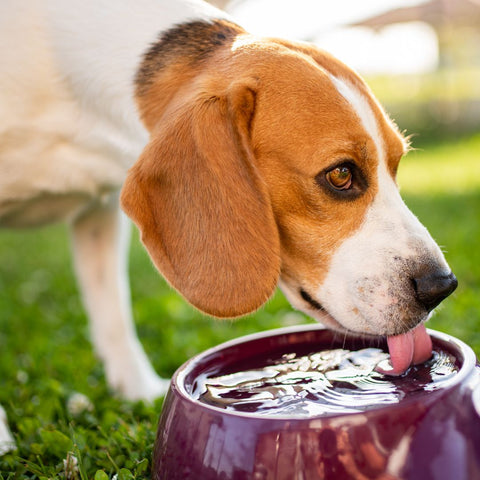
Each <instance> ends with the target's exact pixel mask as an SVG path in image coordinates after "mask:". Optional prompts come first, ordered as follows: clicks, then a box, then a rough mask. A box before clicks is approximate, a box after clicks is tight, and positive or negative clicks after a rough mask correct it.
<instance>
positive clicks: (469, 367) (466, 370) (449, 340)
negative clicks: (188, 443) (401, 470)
mask: <svg viewBox="0 0 480 480" xmlns="http://www.w3.org/2000/svg"><path fill="white" fill-rule="evenodd" d="M317 330H327V331H332V330H331V329H328V328H326V327H324V326H323V325H321V324H306V325H294V326H291V327H281V328H275V329H269V330H264V331H261V332H255V333H252V334H248V335H243V336H241V337H237V338H234V339H232V340H228V341H226V342H223V343H220V344H218V345H216V346H213V347H211V348H208V349H207V350H204V351H202V352H200V353H198V354H196V355H194V356H193V357H191V358H190V359H189V360H187V361H186V362H185V363H184V364H183V365H181V366H180V367H179V368H178V369H177V370H176V372H175V373H174V375H173V376H172V379H171V382H170V388H169V390H170V393H173V391H175V393H176V394H177V395H179V396H180V397H181V398H182V400H184V401H186V402H188V403H190V404H192V405H194V406H195V407H196V408H200V409H205V410H207V411H212V412H215V413H216V414H219V415H226V416H228V417H241V418H245V419H247V418H250V419H261V420H267V421H269V422H270V421H279V422H285V421H289V422H305V421H307V422H310V421H312V420H323V419H334V418H339V417H342V418H343V417H345V416H354V415H365V414H367V415H368V414H370V415H372V414H375V413H378V412H386V411H388V410H389V409H398V405H399V404H398V403H392V404H385V405H381V406H379V407H378V408H372V409H368V410H359V411H354V412H342V413H326V414H322V415H313V416H311V417H296V416H291V415H268V414H260V413H255V412H241V411H233V410H226V409H224V408H220V407H216V406H214V405H209V404H207V403H203V402H200V401H198V400H197V399H195V398H193V397H192V395H191V394H190V393H189V392H188V391H187V389H186V388H185V380H186V377H187V375H188V374H189V373H190V372H191V371H193V370H194V369H195V368H196V367H197V366H198V365H199V364H201V362H202V360H204V359H206V358H208V357H209V356H212V355H215V354H218V352H220V351H221V350H225V349H228V348H231V347H236V346H238V345H240V344H243V343H247V342H251V341H255V340H260V339H262V338H266V337H273V336H282V335H288V334H291V333H303V332H308V331H317ZM332 333H334V332H333V331H332ZM427 333H428V334H429V335H430V336H432V337H433V339H435V340H439V341H440V342H443V343H445V344H447V345H448V346H450V347H451V348H453V349H455V350H458V351H459V353H460V354H461V355H462V356H463V358H462V359H461V360H462V365H461V367H460V370H459V371H458V373H457V374H456V375H453V376H452V377H451V378H447V379H446V380H444V381H443V382H442V387H441V388H439V389H437V390H433V391H431V392H430V393H429V394H430V395H431V398H432V397H434V396H435V397H437V396H439V395H444V394H445V393H446V392H447V391H448V390H450V389H452V388H454V387H455V386H459V385H461V384H462V383H463V382H464V380H465V379H466V378H467V377H468V376H469V375H471V373H472V372H473V371H474V369H475V365H476V364H477V358H476V355H475V353H474V351H473V350H472V348H471V347H470V346H469V345H467V344H466V343H465V342H463V341H462V340H460V339H458V338H456V337H453V336H452V335H449V334H447V333H444V332H439V331H437V330H432V329H427ZM412 402H418V399H416V398H407V399H405V400H402V402H401V403H402V407H403V406H405V407H407V406H408V405H409V404H411V403H412Z"/></svg>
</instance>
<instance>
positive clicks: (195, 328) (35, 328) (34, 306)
mask: <svg viewBox="0 0 480 480" xmlns="http://www.w3.org/2000/svg"><path fill="white" fill-rule="evenodd" d="M479 152H480V136H476V137H473V138H470V139H467V140H462V141H458V142H456V143H446V144H438V145H436V146H429V147H428V148H426V149H425V151H422V150H418V151H416V152H413V153H411V154H409V155H408V157H407V158H406V159H405V160H404V161H403V163H402V166H401V168H400V175H399V181H400V184H401V186H402V192H403V193H404V197H405V199H406V202H407V204H408V205H409V206H410V207H411V208H412V210H413V211H414V212H415V213H416V214H417V215H418V217H419V218H420V219H421V220H422V221H423V222H424V223H425V224H426V225H427V227H428V228H429V229H430V231H431V233H432V234H433V236H434V238H435V239H436V240H437V241H438V242H439V244H440V245H442V246H443V248H444V250H445V252H446V256H447V259H448V261H449V263H450V264H451V266H452V268H453V270H454V271H455V273H456V274H457V276H458V278H459V287H458V290H457V291H456V292H455V294H454V295H453V296H452V297H451V298H450V299H448V300H447V301H446V302H444V305H443V306H442V307H441V308H440V309H439V311H438V313H437V314H436V315H435V316H434V318H433V319H432V320H431V322H430V327H432V328H435V329H438V330H442V331H445V332H447V333H450V334H453V335H455V336H457V337H459V338H461V339H463V340H464V341H466V342H467V343H469V344H470V345H472V346H473V348H474V349H475V351H476V353H477V354H480V295H479V292H480V249H479V248H478V242H479V239H480V217H479V212H480V172H479V166H480V162H479V160H478V156H479ZM0 265H1V267H0V312H1V313H0V351H1V355H0V371H1V375H2V376H1V378H2V380H1V384H0V385H1V388H0V404H2V405H3V406H4V407H5V409H6V410H7V413H8V416H9V422H10V425H11V428H12V431H13V432H14V435H15V437H16V440H17V444H18V450H17V451H16V452H14V453H12V454H8V455H6V456H4V457H2V458H0V479H17V478H82V479H87V478H89V479H90V478H95V479H96V480H103V479H105V478H111V477H112V476H113V475H114V474H118V478H119V479H123V478H148V477H149V472H150V465H151V452H152V447H153V442H154V436H155V430H156V424H157V421H158V416H159V413H160V410H161V403H162V402H161V400H158V401H157V402H155V403H154V404H153V405H146V404H143V403H142V402H137V403H130V402H126V401H124V400H122V399H120V398H117V397H116V396H114V395H113V394H112V393H111V392H109V391H108V389H107V387H106V385H105V379H104V376H103V372H102V369H101V366H100V364H99V362H98V361H97V359H96V358H95V356H94V354H93V352H92V348H91V345H90V342H89V333H88V326H87V321H86V317H85V315H84V312H83V309H82V307H81V304H80V301H79V298H78V295H77V290H76V285H75V279H74V276H73V272H72V268H71V261H70V247H69V245H68V232H67V230H66V228H65V227H63V226H55V227H51V228H46V229H42V230H35V231H27V232H7V231H5V232H2V233H0ZM130 271H131V281H132V295H133V305H134V312H135V317H136V321H137V328H138V332H139V336H140V338H141V340H142V342H143V344H144V346H145V349H146V351H147V353H148V355H149V356H150V358H151V360H152V362H153V364H154V366H155V368H156V369H157V371H158V372H159V373H160V374H162V375H163V376H170V375H171V374H172V373H173V372H174V370H175V369H176V368H177V367H178V366H179V365H180V364H181V363H182V362H184V361H185V360H187V359H188V358H189V357H191V356H192V355H194V354H195V353H197V352H199V351H201V350H204V349H205V348H208V347H210V346H213V345H215V344H218V343H219V342H222V341H225V340H227V339H231V338H234V337H238V336H240V335H243V334H247V333H251V332H255V331H259V330H265V329H269V328H276V327H280V326H285V325H291V324H298V323H303V322H307V321H309V320H308V319H307V318H306V317H304V316H303V315H301V314H299V313H296V312H293V311H292V309H291V308H290V307H289V306H288V303H287V302H286V300H285V299H284V298H283V296H282V295H281V294H279V293H278V294H276V295H275V297H274V298H273V299H272V300H271V301H270V302H269V303H268V305H267V306H266V307H265V308H263V309H262V310H260V311H259V312H258V313H257V314H255V315H252V316H250V317H248V318H246V319H243V320H241V321H236V322H231V321H224V322H221V321H217V320H212V319H210V318H208V317H205V316H203V315H201V314H200V313H198V312H196V311H195V310H193V309H192V308H191V307H189V306H188V305H187V304H186V303H185V302H183V300H181V298H180V297H179V296H178V295H177V294H176V293H175V292H173V291H172V290H171V289H169V288H168V287H167V286H166V284H165V282H164V281H163V280H162V279H161V278H160V277H159V276H158V275H157V274H156V272H155V271H154V270H153V268H152V266H151V264H150V261H149V259H148V258H147V256H146V254H145V252H144V251H143V249H142V247H141V246H140V244H139V242H138V238H137V236H136V235H134V239H133V245H132V251H131V267H130ZM78 392H80V393H82V394H84V395H86V397H88V399H89V400H90V404H89V405H90V406H89V407H88V408H85V409H84V410H83V411H77V412H75V411H72V410H71V409H69V408H68V402H69V399H70V398H71V397H72V395H74V394H76V393H78ZM87 406H88V404H87ZM73 457H75V458H76V460H77V464H78V468H77V469H76V470H75V469H73V471H72V469H69V468H68V466H67V467H66V466H65V463H68V462H66V461H67V458H68V459H69V460H70V462H72V461H73V460H72V459H73ZM64 460H65V462H64ZM75 472H76V473H75Z"/></svg>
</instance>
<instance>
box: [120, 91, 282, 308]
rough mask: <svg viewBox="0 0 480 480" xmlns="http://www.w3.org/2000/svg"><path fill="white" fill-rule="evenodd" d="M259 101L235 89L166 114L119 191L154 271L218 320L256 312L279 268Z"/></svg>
mask: <svg viewBox="0 0 480 480" xmlns="http://www.w3.org/2000/svg"><path fill="white" fill-rule="evenodd" d="M255 98H256V94H255V90H254V88H252V87H250V86H248V84H247V85H245V84H241V83H238V84H236V85H233V86H231V87H230V88H229V90H228V93H226V94H225V95H224V96H223V97H217V96H206V95H197V96H196V98H195V99H193V100H189V101H184V102H183V103H182V104H180V105H178V106H177V107H176V108H175V109H174V111H171V112H170V113H169V114H165V115H164V116H163V118H162V119H161V120H160V122H159V123H158V124H157V126H156V128H155V130H154V132H153V133H152V137H151V141H150V143H149V144H148V145H147V146H146V148H145V150H144V151H143V153H142V155H141V156H140V158H139V160H138V161H137V163H136V164H135V165H134V166H133V167H132V168H131V169H130V171H129V173H128V176H127V179H126V182H125V184H124V187H123V190H122V195H121V202H122V208H123V209H124V210H125V212H126V213H127V214H128V215H129V216H130V217H131V218H132V220H133V221H134V222H135V223H136V225H137V226H138V228H139V229H140V231H141V238H142V242H143V244H144V245H145V247H146V248H147V250H148V252H149V254H150V256H151V258H152V260H153V262H154V264H155V265H156V267H157V268H158V269H159V270H160V271H161V272H162V274H163V275H164V276H165V277H166V279H167V280H168V281H169V283H170V284H171V285H172V286H173V287H174V288H176V289H177V290H178V291H179V292H180V293H181V294H182V295H183V296H184V297H185V298H186V299H187V300H188V301H189V302H190V303H191V304H193V305H194V306H195V307H197V308H198V309H200V310H202V311H204V312H206V313H208V314H210V315H214V316H218V317H236V316H239V315H244V314H246V313H249V312H252V311H254V310H256V309H257V308H258V307H260V306H261V305H262V304H263V303H265V301H266V300H267V299H268V298H269V297H270V296H271V295H272V293H273V291H274V290H275V286H276V284H277V280H278V276H279V271H280V255H279V250H280V247H279V236H278V231H277V226H276V223H275V220H274V215H273V211H272V208H271V205H270V200H269V195H268V192H267V189H266V186H265V184H264V182H263V180H262V178H261V177H260V176H259V173H258V171H257V169H256V166H255V162H254V155H253V152H252V148H251V143H250V132H249V129H250V124H251V120H252V116H253V114H254V109H255Z"/></svg>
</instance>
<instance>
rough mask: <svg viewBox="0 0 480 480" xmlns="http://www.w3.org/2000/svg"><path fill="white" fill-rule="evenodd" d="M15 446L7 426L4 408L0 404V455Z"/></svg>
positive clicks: (13, 448)
mask: <svg viewBox="0 0 480 480" xmlns="http://www.w3.org/2000/svg"><path fill="white" fill-rule="evenodd" d="M16 448H17V446H16V445H15V440H14V439H13V436H12V434H11V433H10V429H9V428H8V423H7V415H6V413H5V410H4V409H3V408H2V407H1V406H0V455H5V454H6V453H8V452H11V451H12V450H15V449H16Z"/></svg>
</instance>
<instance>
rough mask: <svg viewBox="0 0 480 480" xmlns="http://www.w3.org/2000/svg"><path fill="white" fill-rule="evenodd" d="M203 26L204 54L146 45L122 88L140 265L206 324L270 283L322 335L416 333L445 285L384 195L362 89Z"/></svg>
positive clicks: (377, 130)
mask: <svg viewBox="0 0 480 480" xmlns="http://www.w3.org/2000/svg"><path fill="white" fill-rule="evenodd" d="M211 30H212V31H211V32H210V33H208V35H210V36H209V37H208V38H209V39H210V42H208V41H205V39H204V41H203V44H202V45H203V48H204V50H205V49H207V50H208V48H210V50H208V54H205V52H204V53H203V54H202V55H201V56H200V55H198V54H195V52H196V50H195V48H196V47H195V46H194V44H193V43H192V41H191V40H190V43H189V44H188V48H187V47H186V46H185V44H187V43H188V41H187V40H185V39H184V45H183V46H182V48H180V47H178V45H176V47H175V48H173V53H172V49H169V50H168V52H167V51H166V50H162V48H161V46H160V47H159V46H157V47H156V50H155V48H154V49H152V51H151V52H149V54H148V55H147V57H146V59H145V62H144V65H143V67H142V70H141V71H140V74H139V77H138V78H137V81H138V90H137V93H138V98H137V99H138V103H139V108H140V111H141V114H142V117H143V120H144V123H145V124H146V126H147V128H148V129H149V130H150V132H151V140H150V143H149V144H148V145H147V147H146V148H145V150H144V152H143V153H142V155H141V157H140V159H139V160H138V162H137V163H136V164H135V166H134V167H133V168H132V169H131V170H130V172H129V175H128V177H127V180H126V183H125V185H124V188H123V192H122V205H123V208H124V210H125V211H126V212H127V214H128V215H129V216H130V217H131V218H132V219H133V221H134V222H135V223H136V224H137V225H138V227H139V229H140V230H141V234H142V240H143V242H144V244H145V246H146V248H147V250H148V251H149V253H150V256H151V257H152V259H153V262H154V263H155V265H156V266H157V267H158V269H159V270H160V271H161V272H162V273H163V274H164V275H165V277H166V278H167V280H168V281H169V282H170V283H171V284H172V285H173V286H174V287H175V288H176V289H178V290H179V291H180V292H181V293H182V294H183V295H184V296H185V297H186V299H187V300H188V301H190V302H191V303H192V304H193V305H195V306H196V307H198V308H199V309H200V310H202V311H204V312H207V313H209V314H212V315H215V316H219V317H234V316H239V315H243V314H246V313H249V312H251V311H253V310H255V309H257V308H258V307H260V306H261V305H262V304H263V303H264V302H265V301H266V300H267V299H268V298H269V297H270V296H271V295H272V293H273V291H274V289H275V287H276V285H277V283H279V285H280V288H281V289H282V290H283V292H284V293H285V294H286V296H287V298H288V299H289V301H290V302H291V303H292V305H294V306H295V307H296V308H298V309H300V310H303V311H305V312H307V313H308V314H309V315H311V316H313V317H315V318H317V319H319V320H320V321H321V322H323V323H324V324H325V325H327V326H330V327H332V328H337V329H342V330H349V331H354V332H362V333H369V334H374V335H396V334H400V333H403V332H405V331H407V330H410V329H411V328H413V327H415V326H416V325H417V324H418V323H420V322H422V321H424V320H425V319H426V318H427V316H428V315H429V312H430V311H431V310H432V309H433V308H434V307H435V306H436V305H437V304H438V303H439V302H440V301H441V300H442V299H443V298H445V297H446V296H447V295H448V294H449V293H450V292H451V291H452V290H453V289H454V288H455V286H456V280H455V277H454V276H453V275H452V273H451V272H450V269H449V267H448V265H447V263H446V262H445V259H444V257H443V255H442V253H441V251H440V249H439V247H438V246H437V245H436V243H435V242H434V241H433V240H432V238H431V237H430V235H429V234H428V232H427V230H426V229H425V228H424V227H423V226H422V225H421V224H420V222H419V221H418V220H417V218H416V217H415V216H414V215H413V214H412V213H411V212H410V211H409V210H408V208H407V207H406V206H405V204H404V203H403V201H402V200H401V198H400V195H399V191H398V186H397V184H396V181H395V177H396V172H397V168H398V164H399V162H400V159H401V158H402V156H403V155H404V154H405V152H406V150H407V148H408V146H407V142H406V141H405V139H404V138H403V137H402V135H401V134H400V133H399V131H398V129H397V128H396V126H395V125H394V124H393V123H392V122H391V121H390V119H389V118H388V117H387V115H386V114H385V113H384V111H383V109H382V108H381V106H380V105H379V104H378V102H377V101H376V100H375V98H374V97H373V95H372V93H371V91H370V90H369V89H368V87H367V86H366V85H365V83H364V82H363V81H362V79H361V78H360V77H359V76H358V75H356V74H355V73H354V72H353V71H352V70H350V69H349V68H347V67H346V66H345V65H343V64H342V63H341V62H339V61H338V60H336V59H334V58H333V57H332V56H330V55H328V54H326V53H325V52H322V51H320V50H318V49H317V48H315V47H313V46H309V45H307V44H303V43H290V42H286V41H282V40H275V39H257V38H254V37H252V36H249V35H247V34H245V33H244V32H243V31H241V30H240V29H237V27H235V26H232V25H230V24H227V23H225V22H218V24H214V25H213V26H211ZM169 41H170V42H171V38H170V40H169ZM192 52H193V53H192ZM149 55H150V56H149ZM196 55H197V56H196ZM159 56H160V59H159ZM184 57H187V58H184Z"/></svg>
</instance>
